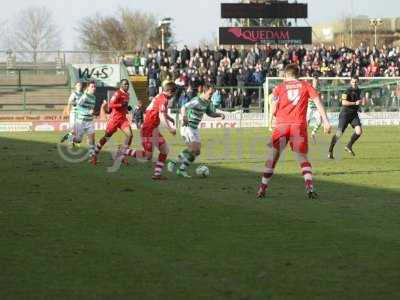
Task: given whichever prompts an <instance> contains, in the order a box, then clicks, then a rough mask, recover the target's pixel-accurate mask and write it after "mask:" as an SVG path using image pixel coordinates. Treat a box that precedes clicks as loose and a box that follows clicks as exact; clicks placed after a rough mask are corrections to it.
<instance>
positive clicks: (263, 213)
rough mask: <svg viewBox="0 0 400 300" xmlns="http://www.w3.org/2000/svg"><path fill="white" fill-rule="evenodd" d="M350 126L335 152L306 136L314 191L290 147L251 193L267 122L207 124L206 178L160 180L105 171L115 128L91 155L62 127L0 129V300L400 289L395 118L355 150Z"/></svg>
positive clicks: (141, 171)
mask: <svg viewBox="0 0 400 300" xmlns="http://www.w3.org/2000/svg"><path fill="white" fill-rule="evenodd" d="M134 134H135V136H136V139H135V142H134V145H135V146H137V145H138V141H137V132H135V133H134ZM350 134H351V132H350V130H348V131H347V132H346V134H345V135H344V136H343V137H342V139H341V141H340V144H338V145H337V147H336V160H334V161H329V160H328V159H327V148H328V143H329V139H330V137H328V136H323V135H322V134H320V135H319V140H318V144H317V145H312V144H311V145H310V159H311V162H312V164H313V168H314V173H315V176H314V179H315V187H316V189H317V192H318V193H319V195H320V199H319V200H309V199H307V198H306V196H305V193H304V187H303V178H302V176H301V175H300V170H299V167H298V164H297V162H296V161H295V159H294V157H293V156H292V154H291V153H290V152H289V151H287V152H286V154H285V155H284V156H283V157H282V161H280V163H279V164H278V167H277V169H276V173H277V174H276V175H275V176H274V178H273V179H272V181H271V188H270V190H269V192H268V194H267V198H265V199H263V200H257V199H256V198H255V194H256V191H257V187H258V184H259V182H260V172H261V171H262V169H263V168H262V167H263V164H264V161H265V157H266V147H265V145H266V143H267V137H268V136H269V135H270V133H269V132H268V131H266V130H265V129H242V130H234V129H231V130H228V129H227V130H222V129H218V130H216V129H215V130H203V131H201V136H202V142H203V152H202V154H201V157H200V159H199V160H198V161H197V162H196V163H197V164H196V165H199V164H205V165H207V166H208V167H209V168H210V171H211V176H210V177H208V178H205V179H203V178H198V177H194V178H192V179H183V178H178V177H176V176H175V175H173V174H172V175H171V174H166V175H167V176H168V177H169V180H167V181H163V182H153V181H152V180H151V179H150V177H151V175H152V171H153V164H152V163H141V162H134V161H133V160H131V162H130V165H129V166H121V168H120V169H119V170H118V171H117V172H110V170H109V169H108V167H109V166H110V165H111V164H112V158H111V155H110V151H111V150H112V149H113V148H115V147H116V146H117V145H118V144H119V143H120V141H121V140H122V136H121V135H120V134H119V135H118V136H117V137H116V138H115V139H114V140H112V142H111V143H110V145H108V146H107V147H105V151H104V152H102V153H101V154H100V158H99V160H100V164H99V165H98V166H95V167H94V166H92V165H89V164H88V163H87V162H81V163H71V162H69V161H67V160H65V159H63V158H62V156H60V153H59V150H58V147H57V142H58V140H59V137H60V134H55V133H12V134H11V133H9V134H7V133H1V134H0V158H1V159H0V172H1V189H0V199H1V200H0V299H2V300H5V299H85V300H86V299H140V300H141V299H174V300H175V299H185V300H187V299H260V300H265V299H400V129H399V127H368V128H365V132H364V136H362V137H361V139H360V140H359V141H358V142H357V144H356V145H355V146H354V150H355V152H356V154H357V156H356V157H351V156H349V155H348V154H347V153H344V151H343V145H344V144H345V142H347V141H348V139H349V136H350ZM101 135H102V132H99V133H97V139H98V138H99V137H101ZM165 137H166V138H167V140H168V141H169V144H170V146H171V155H170V157H171V158H175V157H176V155H177V154H178V153H179V152H180V150H182V149H183V144H182V143H181V141H180V139H179V138H178V137H171V136H170V135H168V134H167V133H165ZM196 165H195V166H192V167H191V169H190V172H191V173H192V174H194V168H195V167H196Z"/></svg>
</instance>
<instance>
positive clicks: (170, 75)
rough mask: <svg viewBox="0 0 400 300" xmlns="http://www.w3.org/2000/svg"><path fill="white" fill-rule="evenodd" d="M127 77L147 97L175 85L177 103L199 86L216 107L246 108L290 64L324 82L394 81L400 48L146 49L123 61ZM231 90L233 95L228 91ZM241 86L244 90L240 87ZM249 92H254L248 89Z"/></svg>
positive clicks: (398, 72)
mask: <svg viewBox="0 0 400 300" xmlns="http://www.w3.org/2000/svg"><path fill="white" fill-rule="evenodd" d="M122 60H123V63H124V64H125V65H126V66H127V67H128V71H129V73H130V74H132V75H147V76H148V79H149V96H150V97H154V96H155V95H156V94H157V92H158V90H159V87H160V86H161V84H162V82H164V81H165V80H172V81H174V82H175V83H176V84H177V86H178V98H177V100H176V101H177V103H178V104H182V103H184V102H185V101H186V100H187V99H188V98H190V97H191V96H193V95H194V94H195V93H196V89H197V86H198V85H199V83H201V82H204V83H209V84H211V85H214V86H216V87H217V91H216V93H215V95H214V96H213V102H214V104H215V105H216V106H222V107H224V108H228V109H229V108H235V107H236V106H242V107H245V108H246V107H248V106H249V105H250V104H251V103H252V102H253V101H254V99H256V98H258V97H259V96H260V95H259V94H258V93H259V90H258V88H257V87H259V86H262V84H263V82H264V81H265V78H266V77H279V76H281V75H282V71H283V70H284V68H285V66H286V65H288V64H290V63H295V64H298V65H299V66H300V70H301V74H302V76H308V77H313V76H324V77H349V76H353V75H357V76H359V77H395V76H396V77H397V76H400V71H399V69H400V47H394V46H385V45H383V46H382V47H380V48H377V47H375V46H374V47H369V46H366V45H364V44H363V43H361V44H360V45H359V46H358V47H357V48H355V49H351V48H349V47H346V46H345V45H344V44H342V45H341V46H340V47H336V46H325V45H323V44H322V45H320V46H314V47H312V48H307V49H306V48H305V47H303V46H299V47H294V46H289V45H285V46H279V47H278V46H272V45H263V46H258V45H255V46H253V47H250V48H248V47H246V48H245V47H243V46H240V47H235V46H231V47H230V48H228V49H227V48H224V47H223V46H220V47H215V48H213V49H210V48H209V47H208V46H205V47H202V48H201V47H198V48H194V49H189V48H188V47H187V46H184V47H183V49H181V50H178V48H177V47H176V46H175V47H172V48H171V49H167V50H163V49H162V48H161V47H157V48H152V47H151V46H150V45H148V46H147V48H146V49H144V50H143V51H138V52H136V53H135V54H134V55H133V56H129V57H123V58H122ZM231 87H235V90H233V89H231ZM245 87H246V88H245ZM249 87H252V88H253V89H248V88H249Z"/></svg>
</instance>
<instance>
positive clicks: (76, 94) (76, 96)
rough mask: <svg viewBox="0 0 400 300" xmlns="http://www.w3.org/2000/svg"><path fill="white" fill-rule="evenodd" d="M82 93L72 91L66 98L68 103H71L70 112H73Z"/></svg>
mask: <svg viewBox="0 0 400 300" xmlns="http://www.w3.org/2000/svg"><path fill="white" fill-rule="evenodd" d="M82 95H83V93H80V92H77V91H74V92H72V94H71V96H69V98H68V104H70V105H72V109H71V112H75V107H76V106H77V104H78V101H79V99H80V98H81V97H82Z"/></svg>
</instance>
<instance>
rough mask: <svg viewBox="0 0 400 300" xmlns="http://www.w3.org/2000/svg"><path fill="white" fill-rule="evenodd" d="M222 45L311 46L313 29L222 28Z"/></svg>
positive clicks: (220, 37) (220, 31)
mask: <svg viewBox="0 0 400 300" xmlns="http://www.w3.org/2000/svg"><path fill="white" fill-rule="evenodd" d="M219 43H220V44H221V45H246V44H247V45H252V44H292V45H300V44H311V43H312V28H311V27H220V28H219Z"/></svg>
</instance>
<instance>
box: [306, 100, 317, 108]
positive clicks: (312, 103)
mask: <svg viewBox="0 0 400 300" xmlns="http://www.w3.org/2000/svg"><path fill="white" fill-rule="evenodd" d="M308 108H309V109H317V106H316V105H315V103H314V101H311V100H310V101H308Z"/></svg>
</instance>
